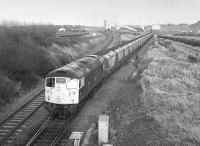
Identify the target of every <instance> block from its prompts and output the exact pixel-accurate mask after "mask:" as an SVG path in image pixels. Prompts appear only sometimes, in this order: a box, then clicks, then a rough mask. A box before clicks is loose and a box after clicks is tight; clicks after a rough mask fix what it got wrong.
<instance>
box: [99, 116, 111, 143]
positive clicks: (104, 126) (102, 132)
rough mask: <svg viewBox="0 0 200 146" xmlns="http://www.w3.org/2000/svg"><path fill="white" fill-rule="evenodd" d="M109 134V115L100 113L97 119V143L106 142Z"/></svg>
mask: <svg viewBox="0 0 200 146" xmlns="http://www.w3.org/2000/svg"><path fill="white" fill-rule="evenodd" d="M108 134H109V116H108V115H100V117H99V121H98V144H99V145H101V144H104V143H107V142H108Z"/></svg>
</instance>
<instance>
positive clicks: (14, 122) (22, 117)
mask: <svg viewBox="0 0 200 146" xmlns="http://www.w3.org/2000/svg"><path fill="white" fill-rule="evenodd" d="M43 104H44V90H42V91H40V92H39V93H38V94H37V95H35V96H33V97H32V98H31V99H30V100H29V101H27V102H26V103H24V104H23V105H22V106H21V107H19V108H18V109H17V110H16V111H14V112H13V113H11V114H10V115H9V116H7V117H6V118H4V119H3V120H1V121H0V145H3V144H9V143H10V142H11V141H12V139H13V137H14V135H15V134H19V133H20V132H21V129H20V128H21V127H22V125H23V124H24V123H25V122H26V121H28V120H29V119H30V118H31V116H32V115H33V114H34V113H35V112H36V111H38V110H39V109H40V108H42V105H43Z"/></svg>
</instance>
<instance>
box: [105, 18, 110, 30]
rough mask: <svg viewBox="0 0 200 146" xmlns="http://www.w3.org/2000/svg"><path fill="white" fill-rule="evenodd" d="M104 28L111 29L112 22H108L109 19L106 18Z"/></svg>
mask: <svg viewBox="0 0 200 146" xmlns="http://www.w3.org/2000/svg"><path fill="white" fill-rule="evenodd" d="M104 29H105V30H111V24H110V23H108V21H107V20H104Z"/></svg>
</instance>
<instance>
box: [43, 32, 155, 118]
mask: <svg viewBox="0 0 200 146" xmlns="http://www.w3.org/2000/svg"><path fill="white" fill-rule="evenodd" d="M152 36H153V34H152V33H148V34H146V35H144V36H142V37H140V38H138V39H136V40H134V41H132V42H130V43H128V44H126V45H124V46H121V47H119V48H116V49H115V50H113V51H109V52H108V53H106V54H104V55H89V56H86V57H83V58H81V59H79V60H76V61H74V62H72V63H70V64H67V65H65V66H63V67H61V68H58V69H56V70H53V71H51V72H50V73H48V74H47V76H46V81H45V107H46V109H47V110H48V111H49V112H50V113H51V114H52V115H53V116H59V117H64V118H66V117H68V116H70V114H73V113H76V112H77V110H79V107H80V105H81V104H83V103H84V101H85V100H86V99H87V97H88V95H89V93H90V92H91V91H92V90H93V89H94V88H95V87H96V86H98V85H99V84H101V82H102V80H103V79H104V78H105V77H107V76H108V75H109V74H111V72H112V71H114V70H115V69H116V68H117V67H119V66H120V65H121V64H122V63H124V61H125V60H126V59H127V58H129V57H130V56H131V55H132V54H133V51H134V50H136V49H137V48H139V47H141V46H142V45H143V44H144V43H145V42H146V41H148V40H149V39H150V38H151V37H152Z"/></svg>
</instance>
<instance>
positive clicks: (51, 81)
mask: <svg viewBox="0 0 200 146" xmlns="http://www.w3.org/2000/svg"><path fill="white" fill-rule="evenodd" d="M46 86H47V87H54V86H55V78H47V82H46Z"/></svg>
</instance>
